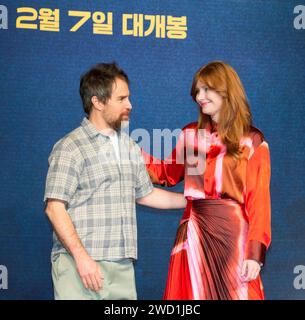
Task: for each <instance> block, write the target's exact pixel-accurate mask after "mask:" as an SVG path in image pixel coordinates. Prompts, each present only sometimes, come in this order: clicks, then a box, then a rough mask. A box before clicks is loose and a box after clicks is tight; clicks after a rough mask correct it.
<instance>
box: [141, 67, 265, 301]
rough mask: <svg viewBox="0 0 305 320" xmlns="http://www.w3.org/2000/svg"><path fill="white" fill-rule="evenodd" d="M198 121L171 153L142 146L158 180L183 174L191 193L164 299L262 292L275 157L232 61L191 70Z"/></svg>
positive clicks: (175, 178)
mask: <svg viewBox="0 0 305 320" xmlns="http://www.w3.org/2000/svg"><path fill="white" fill-rule="evenodd" d="M191 96H192V97H193V100H194V101H195V102H197V104H198V106H199V119H198V122H194V123H191V124H189V125H187V126H186V127H185V128H184V129H183V130H182V133H181V135H180V137H179V140H178V143H177V146H176V148H175V149H174V150H173V152H172V154H171V156H170V157H169V158H168V159H166V160H164V161H160V160H159V161H158V159H155V158H153V157H152V156H150V155H148V154H145V153H144V152H143V155H144V158H145V162H146V165H147V169H148V171H149V174H150V177H151V179H152V181H153V183H157V184H160V185H165V186H174V185H175V184H177V183H179V182H180V181H181V180H183V179H184V182H185V186H184V195H185V197H186V198H187V200H188V204H187V207H186V209H185V211H184V215H183V217H182V220H181V223H180V226H179V228H178V231H177V236H176V240H175V244H174V247H173V250H172V254H171V259H170V264H169V272H168V279H167V284H166V289H165V293H164V299H185V300H187V299H202V300H205V299H209V300H210V299H217V300H218V299H221V300H231V299H243V300H244V299H246V300H247V299H264V292H263V286H262V282H261V278H260V275H259V274H260V270H261V266H262V265H263V264H264V260H265V252H266V249H267V248H268V247H269V245H270V241H271V228H270V194H269V183H270V157H269V149H268V144H267V143H266V141H265V140H264V136H263V134H262V133H261V132H260V131H259V130H258V129H256V128H254V127H253V126H252V116H251V112H250V110H249V105H248V102H247V99H246V94H245V91H244V88H243V86H242V84H241V81H240V79H239V77H238V75H237V73H236V72H235V71H234V70H233V68H232V67H230V66H229V65H228V64H225V63H223V62H220V61H216V62H211V63H209V64H207V65H206V66H203V67H202V68H200V69H199V70H198V71H197V73H196V74H195V76H194V80H193V84H192V88H191Z"/></svg>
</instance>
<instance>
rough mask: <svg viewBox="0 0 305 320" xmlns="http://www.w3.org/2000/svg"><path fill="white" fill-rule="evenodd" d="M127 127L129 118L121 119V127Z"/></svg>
mask: <svg viewBox="0 0 305 320" xmlns="http://www.w3.org/2000/svg"><path fill="white" fill-rule="evenodd" d="M127 127H129V119H128V120H124V119H123V120H122V121H121V129H124V128H127Z"/></svg>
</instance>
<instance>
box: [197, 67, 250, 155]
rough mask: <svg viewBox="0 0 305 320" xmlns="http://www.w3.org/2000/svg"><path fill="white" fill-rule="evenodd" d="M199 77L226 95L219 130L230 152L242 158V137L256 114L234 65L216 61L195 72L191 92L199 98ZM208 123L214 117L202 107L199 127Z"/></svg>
mask: <svg viewBox="0 0 305 320" xmlns="http://www.w3.org/2000/svg"><path fill="white" fill-rule="evenodd" d="M198 81H201V82H204V83H205V84H206V85H207V86H208V87H209V88H211V89H213V90H215V91H216V92H217V93H218V94H220V95H221V96H222V97H223V104H222V107H221V110H220V114H219V122H218V124H217V131H218V134H219V136H220V138H221V141H222V143H224V144H225V145H226V147H227V152H228V153H229V154H231V155H233V156H235V157H237V158H238V157H239V154H240V145H239V143H240V139H241V137H242V136H243V135H245V134H247V133H248V132H249V131H250V128H251V125H252V114H251V111H250V108H249V103H248V101H247V97H246V93H245V89H244V87H243V85H242V83H241V81H240V78H239V76H238V75H237V73H236V72H235V70H234V69H233V68H232V67H231V66H229V65H228V64H226V63H224V62H222V61H213V62H210V63H209V64H207V65H205V66H203V67H201V68H200V69H199V70H198V71H197V72H196V74H195V76H194V79H193V84H192V88H191V96H192V98H193V100H194V101H195V102H196V95H197V89H196V86H197V83H198ZM208 124H210V125H211V124H212V119H211V117H210V116H209V115H205V114H203V113H202V112H201V110H200V113H199V119H198V129H203V128H206V126H207V125H208Z"/></svg>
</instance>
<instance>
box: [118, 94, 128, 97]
mask: <svg viewBox="0 0 305 320" xmlns="http://www.w3.org/2000/svg"><path fill="white" fill-rule="evenodd" d="M127 97H130V94H124V95H121V96H118V98H127Z"/></svg>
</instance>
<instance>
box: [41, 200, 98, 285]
mask: <svg viewBox="0 0 305 320" xmlns="http://www.w3.org/2000/svg"><path fill="white" fill-rule="evenodd" d="M46 214H47V216H48V218H49V220H50V222H51V223H52V225H53V228H54V231H55V232H56V234H57V236H58V238H59V240H60V241H61V243H62V244H63V246H64V247H65V248H66V249H67V250H68V252H69V253H70V254H71V255H72V257H73V258H74V260H75V263H76V267H77V271H78V273H79V276H80V278H81V280H82V282H83V284H84V287H85V288H86V289H91V290H94V291H99V290H100V289H101V288H102V287H103V274H102V272H101V269H100V266H99V265H98V264H97V263H96V262H95V261H94V260H93V259H92V258H91V257H90V256H89V254H88V252H87V251H86V249H85V248H84V246H83V244H82V243H81V241H80V239H79V237H78V235H77V232H76V230H75V228H74V225H73V223H72V220H71V218H70V216H69V214H68V212H67V210H66V207H65V203H64V202H63V201H60V200H56V199H48V202H47V207H46Z"/></svg>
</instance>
